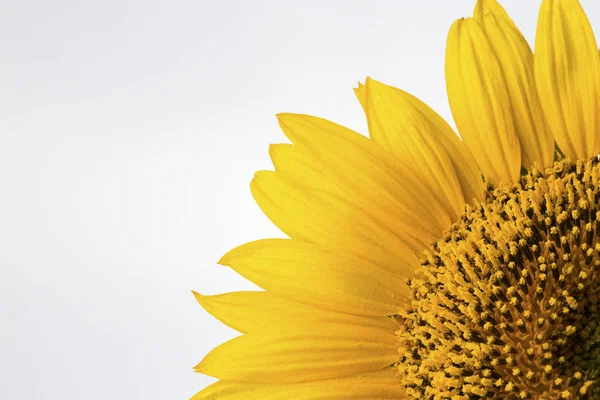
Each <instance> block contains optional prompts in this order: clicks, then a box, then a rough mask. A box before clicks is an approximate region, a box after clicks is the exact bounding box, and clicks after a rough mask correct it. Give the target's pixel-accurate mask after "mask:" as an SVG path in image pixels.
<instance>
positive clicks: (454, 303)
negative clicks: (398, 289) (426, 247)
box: [398, 159, 600, 400]
mask: <svg viewBox="0 0 600 400" xmlns="http://www.w3.org/2000/svg"><path fill="white" fill-rule="evenodd" d="M599 201H600V165H599V164H598V162H597V160H596V159H594V160H593V161H588V162H583V161H578V162H575V163H573V162H569V161H558V162H556V163H555V164H554V166H553V167H552V168H549V169H547V170H546V171H543V172H542V171H537V170H535V169H534V170H533V171H532V172H529V173H528V174H527V175H524V176H522V177H521V179H520V181H519V183H517V184H514V185H511V186H506V187H501V188H496V189H491V188H490V189H489V190H488V192H487V196H486V201H485V202H483V203H478V204H476V205H475V206H473V207H468V208H467V211H466V213H465V215H464V216H463V217H462V219H461V220H460V221H459V222H458V223H456V224H455V225H454V226H453V227H452V228H451V229H450V230H449V231H448V232H447V233H446V235H445V237H444V238H442V239H441V240H439V241H437V242H436V243H435V244H434V245H433V247H432V249H431V250H430V251H429V252H428V254H427V256H426V257H425V259H424V260H423V261H422V263H421V264H422V266H421V268H420V270H419V271H418V273H417V276H416V277H415V278H414V279H412V280H411V282H410V287H411V289H412V296H413V301H412V306H411V307H410V309H409V310H408V311H406V312H405V314H404V315H403V316H402V317H403V318H404V320H405V324H404V325H403V327H402V328H401V331H399V332H398V335H399V339H400V353H401V361H400V363H399V366H398V370H399V372H400V375H401V379H402V383H403V385H404V387H405V388H406V390H407V394H408V396H409V397H411V398H415V399H434V398H435V399H453V400H456V399H465V400H466V399H474V398H498V399H501V398H502V399H584V398H590V399H591V398H596V399H597V398H600V384H599V383H600V314H599V311H598V308H599V305H600V241H599V238H598V234H599V233H600V210H599V207H598V204H599Z"/></svg>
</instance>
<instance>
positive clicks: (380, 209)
mask: <svg viewBox="0 0 600 400" xmlns="http://www.w3.org/2000/svg"><path fill="white" fill-rule="evenodd" d="M445 73H446V82H447V94H448V100H449V102H450V108H451V111H452V115H453V117H454V121H455V123H456V126H457V128H458V130H459V133H460V137H459V136H458V135H457V134H456V132H455V131H454V130H453V129H452V128H451V127H450V125H449V124H448V123H446V122H445V121H444V119H443V118H442V117H440V116H439V115H438V114H436V113H435V112H434V111H433V110H432V109H431V108H429V107H428V106H427V105H425V104H424V103H423V102H421V101H420V100H418V99H417V98H416V97H414V96H412V95H410V94H408V93H406V92H404V91H402V90H400V89H397V88H394V87H391V86H388V85H385V84H383V83H380V82H378V81H376V80H373V79H370V78H367V79H366V81H365V83H364V84H359V87H358V88H357V89H356V90H355V93H356V96H357V97H358V100H359V102H360V104H361V106H362V108H363V111H364V113H365V115H366V118H367V122H368V128H369V137H370V138H367V137H365V136H363V135H360V134H359V133H357V132H354V131H352V130H350V129H347V128H344V127H342V126H340V125H337V124H335V123H333V122H330V121H327V120H324V119H321V118H316V117H312V116H308V115H298V114H281V115H279V116H278V119H279V123H280V125H281V128H282V130H283V132H284V133H285V135H286V136H287V137H288V139H289V140H290V141H291V143H287V144H277V145H272V146H271V148H270V156H271V159H272V160H273V165H274V170H273V171H259V172H258V173H256V175H255V177H254V179H253V181H252V183H251V190H252V194H253V196H254V198H255V200H256V202H257V203H258V205H259V206H260V208H261V209H262V210H263V212H264V213H265V214H266V215H267V216H268V217H269V218H270V219H271V220H272V221H273V222H274V223H275V224H276V225H277V226H278V227H279V228H280V229H281V230H282V231H283V233H285V234H286V235H287V236H288V238H286V239H264V240H258V241H255V242H251V243H246V244H244V245H242V246H239V247H237V248H235V249H233V250H231V251H230V252H229V253H227V254H226V255H225V256H224V257H223V258H222V259H221V260H220V263H221V264H223V265H226V266H228V267H231V268H232V269H234V270H235V271H236V272H238V273H239V274H241V275H242V276H244V277H245V278H247V279H248V280H250V281H252V282H254V283H255V284H256V285H258V286H260V287H261V288H262V289H264V291H257V292H233V293H225V294H221V295H215V296H203V295H200V294H196V297H197V299H198V302H199V303H200V304H201V305H202V306H203V307H204V308H205V309H206V310H207V311H208V312H210V313H211V314H212V315H214V316H215V317H216V318H218V319H219V320H221V321H222V322H223V323H225V324H227V325H229V326H230V327H232V328H234V329H236V330H238V331H239V332H240V333H242V335H241V336H239V337H237V338H235V339H233V340H231V341H229V342H226V343H224V344H222V345H221V346H219V347H217V348H216V349H214V350H213V351H211V352H210V353H209V354H208V355H207V356H206V357H205V358H204V359H203V360H202V361H201V362H200V363H199V364H198V365H197V366H196V370H197V371H199V372H201V373H204V374H207V375H210V376H213V377H216V378H219V379H220V381H218V382H217V383H215V384H213V385H211V386H209V387H208V388H206V389H204V390H202V391H201V392H200V393H198V394H197V395H196V396H194V398H193V400H208V399H220V400H240V399H244V400H246V399H261V400H264V399H268V400H287V399H303V400H310V399H315V400H334V399H406V398H409V399H424V400H477V399H489V398H493V399H505V400H518V399H531V400H557V399H572V400H574V399H599V398H600V312H599V306H600V304H599V303H600V239H599V235H600V208H599V207H600V164H599V163H598V158H597V155H598V154H599V153H600V113H599V112H598V111H599V110H600V56H599V54H598V47H597V44H596V40H595V37H594V33H593V31H592V28H591V26H590V23H589V21H588V19H587V17H586V15H585V12H584V11H583V9H582V7H581V5H580V4H579V2H578V1H577V0H543V1H542V6H541V9H540V14H539V20H538V30H537V34H536V39H535V53H534V52H533V51H532V49H531V47H530V46H529V44H528V43H527V41H526V40H525V38H524V37H523V35H522V34H521V32H520V31H519V29H518V28H517V27H516V25H515V24H514V23H513V21H512V20H511V19H510V17H509V16H508V14H507V13H506V11H505V10H504V9H503V8H502V7H501V6H500V5H499V4H498V2H496V1H495V0H479V1H477V4H476V7H475V11H474V13H473V16H472V17H470V18H464V19H460V20H458V21H456V22H455V23H454V24H453V25H452V27H451V28H450V33H449V35H448V42H447V51H446V65H445Z"/></svg>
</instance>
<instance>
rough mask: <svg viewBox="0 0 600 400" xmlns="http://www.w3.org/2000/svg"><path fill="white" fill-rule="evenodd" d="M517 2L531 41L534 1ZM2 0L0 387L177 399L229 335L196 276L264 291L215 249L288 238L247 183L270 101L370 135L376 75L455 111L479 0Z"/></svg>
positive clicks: (595, 13)
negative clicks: (466, 25)
mask: <svg viewBox="0 0 600 400" xmlns="http://www.w3.org/2000/svg"><path fill="white" fill-rule="evenodd" d="M594 3H595V2H594V1H592V0H588V1H583V4H584V5H585V6H586V8H587V11H588V14H589V16H590V18H591V20H592V21H593V23H594V24H595V26H598V27H599V29H600V15H599V6H598V4H597V3H596V4H594ZM504 4H505V6H506V8H507V9H508V11H509V12H510V13H511V14H512V16H513V17H514V19H515V20H516V22H517V23H518V24H519V25H520V26H521V27H522V29H523V31H524V33H525V34H526V36H527V38H528V39H529V40H530V41H532V40H533V37H534V33H535V23H536V19H537V10H538V7H539V2H538V1H522V0H513V1H505V2H504ZM0 5H1V7H0V50H1V53H0V54H1V58H0V79H1V86H0V102H1V103H0V184H1V185H2V186H1V188H2V189H1V191H0V272H1V274H0V398H1V399H7V400H25V399H27V400H30V399H61V400H63V399H64V400H71V399H73V400H74V399H86V400H105V399H127V400H130V399H143V400H155V399H165V400H167V399H186V398H189V397H190V396H191V395H193V394H194V393H195V392H197V391H198V390H200V389H201V388H202V387H204V386H205V385H207V384H208V383H209V382H212V381H213V380H212V379H211V378H208V377H204V376H201V375H199V374H196V373H194V372H192V367H193V366H194V365H195V364H196V363H197V362H199V361H200V359H201V358H202V357H203V355H204V354H206V353H207V352H208V351H209V350H210V349H211V348H212V347H214V346H216V345H217V344H219V343H221V342H222V341H224V340H226V339H228V338H231V337H233V336H234V335H235V333H234V332H233V331H231V330H230V329H228V328H225V327H224V326H222V325H220V324H219V323H218V322H216V321H215V320H213V319H212V318H211V317H210V316H209V315H208V314H206V313H205V312H204V311H203V310H202V309H201V308H200V306H199V305H197V303H196V302H195V300H194V298H193V296H192V294H191V292H190V291H191V289H195V290H198V291H200V292H201V293H205V294H215V293H220V292H224V291H230V290H238V289H248V288H252V287H253V286H252V285H251V284H249V283H247V282H244V281H243V280H242V279H241V278H239V277H237V276H236V275H235V274H233V273H232V272H231V271H229V270H228V269H227V268H225V267H221V266H218V265H216V261H217V260H218V259H219V258H220V256H221V255H222V254H223V253H224V252H226V251H227V250H229V249H230V248H232V247H234V246H237V245H238V244H241V243H243V242H245V241H249V240H254V239H258V238H262V237H273V236H280V233H278V231H277V229H276V228H274V227H273V226H272V225H271V223H270V222H269V221H268V220H267V219H266V218H265V217H263V216H262V215H261V213H260V211H259V209H258V207H257V206H255V204H254V202H253V200H252V198H251V196H250V192H249V189H248V185H249V182H250V180H251V178H252V175H253V173H254V171H256V170H258V169H268V168H270V162H269V159H268V154H267V149H268V145H269V143H277V142H282V141H284V137H283V134H282V133H280V131H279V129H278V126H277V123H276V120H275V117H274V114H275V113H277V112H282V111H290V112H301V113H310V114H315V115H319V116H322V117H325V118H328V119H331V120H333V121H336V122H339V123H342V124H345V125H347V126H349V127H352V128H354V129H356V130H359V131H360V132H362V133H366V124H365V121H364V117H363V115H362V111H361V109H360V106H359V105H358V102H357V101H356V100H355V98H354V95H353V92H352V87H353V86H354V85H355V84H356V82H357V81H358V80H361V79H364V78H365V76H367V75H370V76H372V77H373V78H376V79H378V80H381V81H384V82H386V83H389V84H394V85H396V86H399V87H401V88H403V89H405V90H408V91H409V92H411V93H413V94H415V95H417V96H418V97H420V98H421V99H423V100H425V101H426V102H428V103H429V104H430V105H431V106H433V107H434V108H435V109H436V110H438V111H439V112H440V113H441V114H442V115H443V116H444V117H446V118H449V117H450V113H449V109H448V106H447V102H446V95H445V86H444V79H443V77H444V73H443V63H444V52H445V50H444V46H445V41H446V33H447V31H448V28H449V27H450V25H451V23H452V22H453V21H454V19H456V18H459V17H462V16H468V15H470V13H471V10H472V7H473V5H474V1H472V0H455V1H441V0H440V1H432V0H430V1H414V0H410V1H409V0H390V1H366V0H365V1H348V0H343V1H341V0H340V1H325V0H318V1H311V0H301V1H280V0H272V1H264V0H263V1H250V0H249V1H241V0H239V1H231V0H228V1H203V0H200V1H182V0H175V1H169V2H167V1H156V0H145V1H141V0H140V1H120V0H119V1H117V0H112V1H102V2H91V1H80V0H58V1H53V2H49V1H41V0H40V1H7V0H2V1H0Z"/></svg>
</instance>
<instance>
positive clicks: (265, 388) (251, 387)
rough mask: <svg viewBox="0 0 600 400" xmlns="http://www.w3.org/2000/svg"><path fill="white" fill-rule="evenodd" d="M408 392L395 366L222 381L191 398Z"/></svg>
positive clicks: (331, 398) (266, 399)
mask: <svg viewBox="0 0 600 400" xmlns="http://www.w3.org/2000/svg"><path fill="white" fill-rule="evenodd" d="M401 398H404V392H403V390H402V389H401V388H400V385H399V384H398V377H397V376H396V375H395V372H394V369H393V368H386V369H384V370H381V371H377V372H373V373H368V374H360V375H354V376H349V377H345V378H338V379H327V380H321V381H313V382H303V383H290V384H285V385H281V384H280V385H277V384H275V385H273V384H271V385H270V384H260V383H254V384H253V383H235V382H227V381H218V382H216V383H214V384H212V385H210V386H209V387H207V388H206V389H204V390H202V391H201V392H200V393H198V394H196V395H195V396H194V397H192V398H191V400H214V399H219V400H252V399H260V400H290V399H294V400H340V399H348V400H353V399H355V400H358V399H360V400H369V399H401Z"/></svg>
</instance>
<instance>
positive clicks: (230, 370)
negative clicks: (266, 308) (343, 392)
mask: <svg viewBox="0 0 600 400" xmlns="http://www.w3.org/2000/svg"><path fill="white" fill-rule="evenodd" d="M397 346H398V340H397V338H396V336H395V335H394V333H393V332H390V331H388V330H384V329H379V328H370V327H357V326H354V325H346V324H334V323H330V324H327V325H318V326H305V327H304V328H299V329H270V330H264V331H260V332H256V333H249V334H245V335H243V336H240V337H237V338H235V339H232V340H230V341H228V342H226V343H223V344H222V345H220V346H218V347H216V348H215V349H213V350H212V351H211V352H210V353H209V354H208V355H207V356H206V357H205V358H204V359H203V360H202V361H201V362H200V363H199V364H198V365H197V366H196V367H195V369H196V371H198V372H202V373H203V374H206V375H209V376H213V377H215V378H219V379H225V380H228V381H232V382H243V383H293V382H309V381H316V380H323V379H332V378H340V377H344V376H351V375H355V374H361V373H367V372H375V371H379V370H381V369H383V368H385V367H387V366H389V365H391V364H393V363H394V362H396V361H398V358H399V356H398V347H397Z"/></svg>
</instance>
